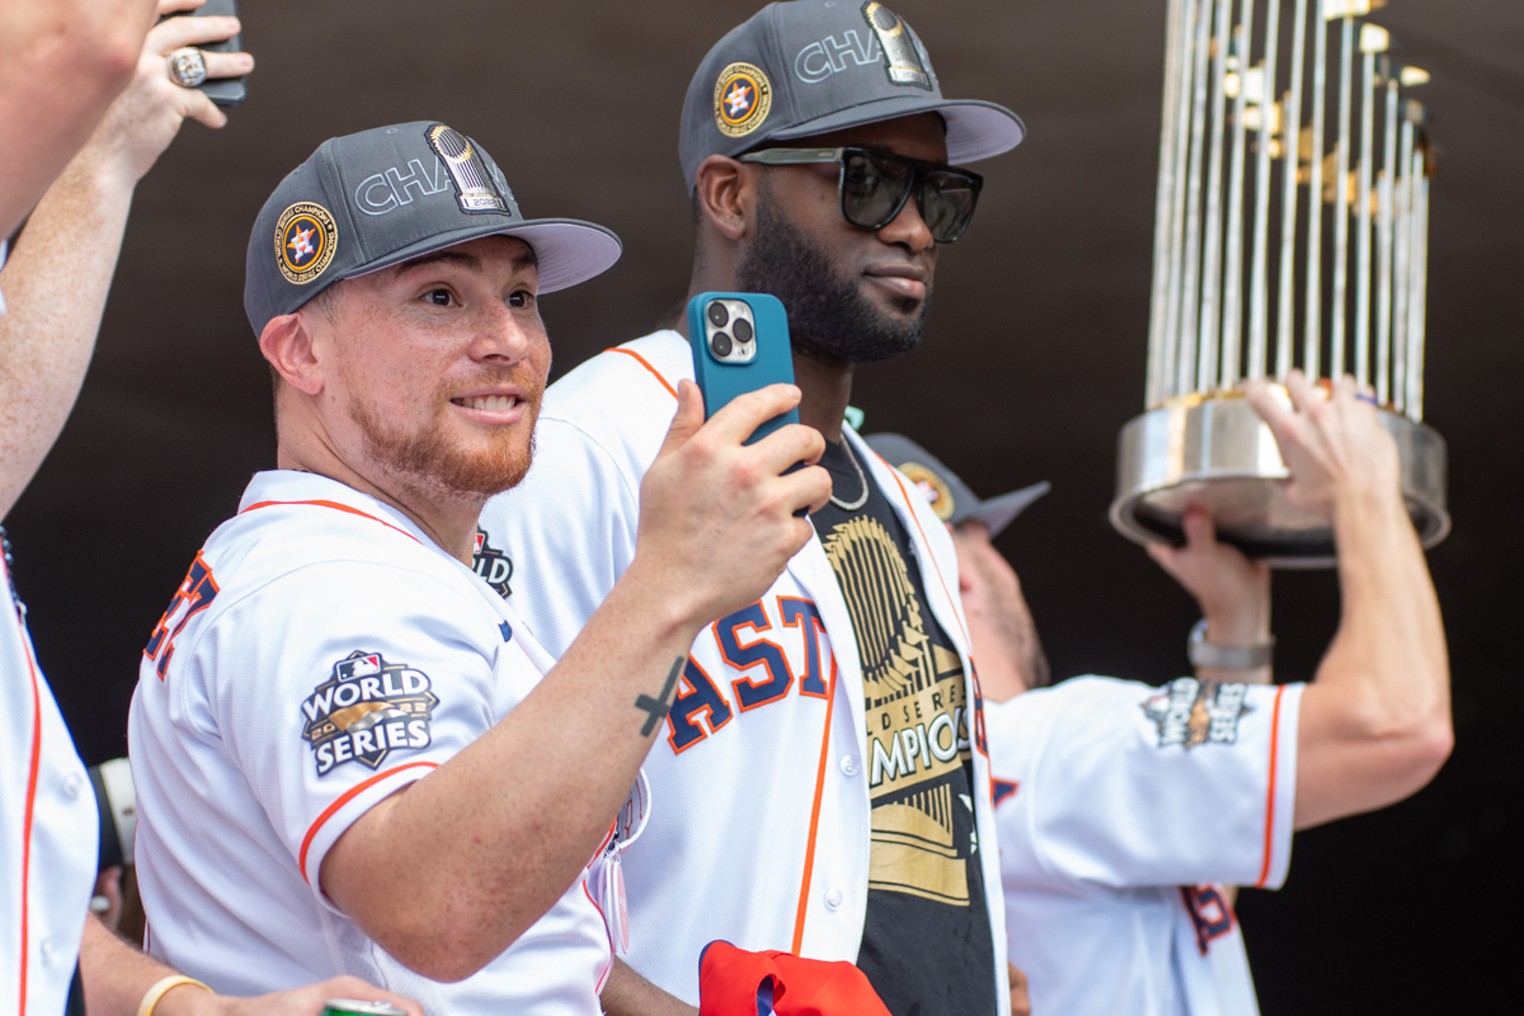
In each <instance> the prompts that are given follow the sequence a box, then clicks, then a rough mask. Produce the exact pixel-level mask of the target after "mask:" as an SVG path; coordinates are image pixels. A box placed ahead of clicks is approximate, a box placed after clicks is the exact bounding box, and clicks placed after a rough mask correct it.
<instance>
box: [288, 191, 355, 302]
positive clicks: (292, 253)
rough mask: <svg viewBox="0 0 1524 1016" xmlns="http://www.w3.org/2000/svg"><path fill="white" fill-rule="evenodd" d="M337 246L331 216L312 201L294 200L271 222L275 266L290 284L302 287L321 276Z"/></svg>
mask: <svg viewBox="0 0 1524 1016" xmlns="http://www.w3.org/2000/svg"><path fill="white" fill-rule="evenodd" d="M338 247H339V229H338V226H337V225H336V224H335V223H334V221H333V213H332V212H330V211H329V210H328V209H326V208H324V207H323V206H322V205H320V204H317V203H316V202H314V201H298V202H297V203H296V204H294V205H291V206H290V207H289V208H287V209H286V210H285V211H284V212H281V213H280V218H279V219H278V220H277V221H276V223H275V258H276V266H277V267H278V268H280V273H281V274H282V275H284V276H285V277H286V281H287V282H289V283H291V284H292V285H296V286H305V285H306V284H307V283H309V282H311V281H312V280H313V279H315V278H317V277H318V276H319V275H322V274H323V272H324V271H325V270H326V269H327V268H328V265H329V264H330V263H331V262H332V261H333V255H334V253H335V252H336V251H337V250H338Z"/></svg>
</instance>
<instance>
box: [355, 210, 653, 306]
mask: <svg viewBox="0 0 1524 1016" xmlns="http://www.w3.org/2000/svg"><path fill="white" fill-rule="evenodd" d="M484 236H511V237H513V238H514V239H516V240H522V241H523V242H524V243H526V244H528V245H529V248H530V250H532V251H534V256H535V262H536V266H537V269H538V272H539V277H540V285H539V292H541V293H554V292H556V291H557V290H560V289H566V288H568V287H570V286H575V285H576V284H577V283H579V282H586V281H587V280H588V279H591V278H594V277H596V276H599V275H602V274H603V273H604V272H606V271H608V270H609V269H610V268H612V267H613V266H614V263H615V262H616V261H618V260H619V255H620V253H621V252H622V251H623V249H624V248H623V246H622V244H621V243H620V240H619V237H618V236H616V235H614V233H613V232H612V231H610V230H607V229H604V228H603V227H602V226H599V225H597V224H596V223H592V222H583V221H582V220H581V219H526V220H524V221H522V222H518V223H515V224H513V225H512V226H509V227H507V228H493V227H478V228H465V229H456V230H451V231H449V232H446V233H440V234H437V235H435V236H431V237H429V238H428V239H426V240H420V241H419V242H417V243H414V244H411V245H409V246H407V247H403V248H402V249H401V250H397V251H393V252H392V253H391V254H389V255H387V256H386V257H385V258H384V259H382V260H381V261H379V262H377V263H376V264H372V265H367V266H365V270H364V271H361V272H355V273H354V274H352V275H345V276H339V277H337V278H335V279H334V280H333V281H335V282H337V281H339V279H340V278H345V279H353V278H359V277H360V276H362V275H369V274H370V273H371V272H377V271H380V270H381V269H383V268H390V267H392V266H393V265H400V264H401V263H402V262H404V261H410V260H412V259H413V258H418V257H423V256H424V255H425V254H432V253H434V252H435V251H439V250H444V249H445V248H446V247H454V246H456V245H457V244H462V243H467V242H469V241H471V240H479V239H481V238H482V237H484Z"/></svg>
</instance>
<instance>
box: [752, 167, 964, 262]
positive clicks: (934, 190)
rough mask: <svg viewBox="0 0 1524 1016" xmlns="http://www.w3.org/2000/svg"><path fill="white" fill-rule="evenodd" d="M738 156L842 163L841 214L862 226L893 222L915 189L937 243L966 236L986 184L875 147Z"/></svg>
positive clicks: (876, 227)
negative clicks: (980, 191) (981, 189)
mask: <svg viewBox="0 0 1524 1016" xmlns="http://www.w3.org/2000/svg"><path fill="white" fill-rule="evenodd" d="M737 158H738V159H740V161H742V162H759V163H761V164H762V165H764V166H798V165H805V164H808V163H817V162H839V163H841V176H840V178H839V180H838V182H837V188H838V190H839V191H840V194H841V214H842V215H843V216H844V217H845V218H846V220H847V221H848V222H850V223H851V224H852V225H854V226H858V227H861V228H862V229H872V230H879V229H883V228H884V227H885V226H887V225H889V223H891V222H893V221H894V217H895V216H896V215H898V214H900V209H901V208H904V207H905V201H906V200H907V199H908V198H909V197H910V193H911V191H914V192H915V203H916V207H917V208H919V209H920V211H921V218H922V219H924V220H925V222H926V226H927V228H929V229H930V230H931V238H932V239H933V240H935V241H936V242H937V243H952V242H953V241H954V240H956V239H957V238H958V237H960V236H962V235H963V231H964V230H966V229H967V228H968V224H969V221H970V220H972V219H973V217H974V205H975V204H976V203H977V202H978V200H979V188H981V187H983V186H984V177H982V176H980V175H979V174H978V173H970V172H969V171H968V170H966V169H955V168H953V167H952V166H944V165H943V164H942V163H940V162H927V161H925V160H923V159H911V158H907V157H906V156H903V155H893V154H890V153H889V152H879V151H874V150H873V149H871V148H855V147H846V148H764V149H762V150H761V151H759V152H747V153H746V154H745V155H740V156H737Z"/></svg>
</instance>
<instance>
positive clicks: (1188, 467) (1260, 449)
mask: <svg viewBox="0 0 1524 1016" xmlns="http://www.w3.org/2000/svg"><path fill="white" fill-rule="evenodd" d="M1276 391H1277V393H1278V394H1279V395H1280V396H1281V397H1282V398H1285V397H1286V396H1285V393H1284V389H1280V388H1279V387H1277V389H1276ZM1378 411H1379V412H1380V414H1381V422H1382V424H1383V425H1384V426H1385V427H1386V429H1387V432H1388V433H1390V434H1391V435H1392V437H1393V439H1394V440H1395V441H1396V442H1397V448H1398V453H1399V456H1400V459H1401V465H1402V492H1403V497H1404V500H1405V501H1406V502H1407V507H1408V514H1409V515H1410V516H1411V517H1412V519H1413V525H1414V527H1415V528H1416V529H1417V531H1418V537H1419V540H1420V541H1421V542H1422V544H1423V545H1424V546H1425V547H1432V546H1434V545H1435V544H1437V543H1439V542H1440V541H1441V540H1443V539H1444V538H1445V537H1446V536H1447V535H1448V534H1449V532H1450V513H1449V510H1448V508H1447V506H1446V502H1445V486H1446V463H1447V455H1446V447H1445V441H1444V438H1443V437H1441V436H1440V435H1439V432H1438V431H1436V430H1434V429H1433V428H1432V427H1429V426H1428V425H1426V424H1423V423H1418V422H1415V421H1413V420H1411V419H1409V418H1408V417H1406V416H1403V415H1401V414H1399V413H1394V412H1391V411H1389V410H1386V409H1379V410H1378ZM1286 476H1287V470H1286V465H1285V462H1284V460H1283V459H1282V458H1281V454H1280V451H1279V449H1278V448H1277V447H1276V443H1275V438H1274V436H1273V435H1272V434H1271V432H1270V428H1269V427H1267V426H1266V425H1265V424H1264V423H1263V422H1262V421H1261V420H1260V419H1259V417H1258V416H1257V415H1255V413H1254V410H1253V408H1252V407H1251V406H1250V405H1249V402H1248V400H1247V399H1245V398H1244V397H1243V394H1242V393H1241V392H1238V391H1236V390H1235V391H1232V392H1226V393H1222V394H1213V395H1206V396H1203V395H1188V396H1184V397H1181V398H1177V399H1173V400H1171V401H1169V402H1167V403H1166V404H1165V405H1163V406H1161V407H1159V408H1157V409H1154V410H1150V411H1149V412H1147V413H1144V414H1142V415H1141V416H1137V417H1134V418H1133V419H1132V420H1131V421H1129V422H1128V423H1127V425H1126V426H1124V427H1123V428H1122V432H1121V435H1120V437H1119V439H1118V455H1117V496H1116V498H1115V499H1114V500H1113V501H1112V503H1111V511H1110V516H1111V524H1112V526H1113V527H1115V528H1116V529H1117V531H1119V532H1120V533H1121V534H1122V535H1123V536H1126V537H1127V538H1128V539H1130V540H1133V541H1135V542H1137V543H1154V542H1164V543H1173V544H1176V545H1178V544H1180V543H1183V542H1184V531H1183V529H1182V528H1181V523H1182V519H1183V518H1184V515H1185V510H1186V508H1188V507H1190V506H1191V505H1198V506H1200V507H1202V508H1205V509H1206V510H1207V511H1208V513H1209V514H1210V515H1211V516H1212V518H1213V520H1214V521H1215V522H1216V524H1217V528H1218V534H1219V536H1220V538H1221V539H1222V540H1223V541H1224V542H1227V543H1231V544H1232V545H1233V546H1235V547H1237V548H1238V549H1239V550H1241V551H1243V552H1244V553H1246V554H1248V555H1249V556H1251V557H1257V558H1264V559H1266V560H1268V561H1269V563H1270V564H1272V565H1274V566H1275V567H1277V568H1327V567H1332V566H1333V563H1334V546H1333V530H1332V524H1331V522H1330V520H1329V518H1328V517H1327V516H1326V515H1323V514H1319V513H1316V512H1309V511H1307V510H1304V509H1299V508H1297V507H1295V506H1293V505H1291V504H1290V503H1288V501H1287V500H1286V497H1285V495H1284V493H1283V491H1282V481H1284V480H1285V479H1286Z"/></svg>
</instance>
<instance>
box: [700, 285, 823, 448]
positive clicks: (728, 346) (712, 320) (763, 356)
mask: <svg viewBox="0 0 1524 1016" xmlns="http://www.w3.org/2000/svg"><path fill="white" fill-rule="evenodd" d="M688 342H689V344H690V345H691V346H692V347H693V379H694V381H696V382H697V383H698V386H699V390H700V391H701V392H703V393H704V414H705V417H706V418H707V417H710V416H713V415H714V414H715V413H717V412H718V411H719V410H720V408H721V407H722V406H724V405H725V404H726V403H728V402H729V401H730V400H731V399H733V398H735V397H736V396H737V395H740V394H742V393H744V392H750V391H755V390H756V389H758V388H763V387H766V386H767V385H770V384H774V383H775V382H779V381H786V382H788V383H789V384H793V382H794V350H793V347H792V346H791V345H790V343H789V338H788V315H787V313H785V312H784V310H783V303H782V301H780V300H779V299H778V298H777V297H776V296H770V295H769V294H767V293H700V294H698V295H697V296H695V297H694V298H693V299H691V300H689V301H688ZM798 422H799V411H798V410H797V409H790V410H789V411H788V412H786V413H783V414H782V415H780V416H775V417H773V418H772V419H771V420H768V421H767V422H766V423H764V424H762V426H760V427H758V428H757V429H756V431H755V432H753V433H752V435H751V437H749V438H747V441H746V443H747V444H751V443H752V442H753V441H756V440H758V439H760V438H763V437H766V436H767V435H768V434H771V433H772V432H773V431H775V430H777V429H778V428H779V427H782V426H783V425H785V424H789V423H798Z"/></svg>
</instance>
